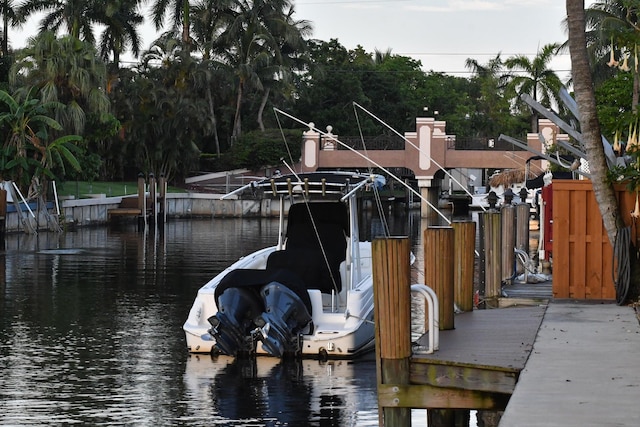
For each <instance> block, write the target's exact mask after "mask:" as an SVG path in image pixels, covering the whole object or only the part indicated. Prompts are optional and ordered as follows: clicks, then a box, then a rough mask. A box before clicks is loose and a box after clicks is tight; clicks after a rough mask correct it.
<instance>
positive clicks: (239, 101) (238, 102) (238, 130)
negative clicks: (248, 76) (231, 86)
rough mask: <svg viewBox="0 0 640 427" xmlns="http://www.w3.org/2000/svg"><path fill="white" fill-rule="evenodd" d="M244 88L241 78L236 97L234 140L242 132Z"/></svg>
mask: <svg viewBox="0 0 640 427" xmlns="http://www.w3.org/2000/svg"><path fill="white" fill-rule="evenodd" d="M243 88H244V81H243V79H242V78H241V79H240V82H239V83H238V97H237V98H236V115H235V117H234V119H233V136H232V137H231V139H232V142H233V141H236V140H237V139H238V138H240V134H241V133H242V119H241V113H240V110H241V109H242V96H243V93H242V90H243Z"/></svg>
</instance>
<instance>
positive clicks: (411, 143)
mask: <svg viewBox="0 0 640 427" xmlns="http://www.w3.org/2000/svg"><path fill="white" fill-rule="evenodd" d="M353 106H354V107H358V108H360V109H361V110H362V111H364V112H365V113H367V114H368V115H370V116H371V117H373V118H374V119H376V120H377V121H379V122H380V123H381V124H382V125H383V126H385V127H386V128H387V129H389V130H390V131H391V132H393V133H395V134H396V135H398V136H399V137H400V138H402V139H403V140H404V142H406V143H407V144H409V145H411V146H412V147H413V148H415V149H416V150H418V152H419V153H420V154H422V155H423V156H427V157H428V158H429V160H430V161H432V162H433V163H434V164H435V165H436V166H437V167H439V168H440V169H441V170H442V172H444V173H445V175H447V176H448V177H449V178H451V180H452V181H453V182H455V183H456V184H458V186H459V187H460V188H462V190H463V191H464V192H465V193H467V195H469V197H472V198H473V194H471V192H470V191H469V190H467V188H466V187H465V186H464V185H462V183H461V182H460V181H458V180H457V179H456V178H455V177H454V176H453V175H452V174H451V173H450V172H449V171H447V170H446V169H445V168H444V167H443V166H442V165H441V164H439V163H438V162H437V161H435V160H434V159H433V158H432V157H431V156H429V155H428V154H427V153H425V152H423V151H422V150H421V149H420V147H418V146H417V145H415V144H414V143H413V142H411V141H409V140H408V139H407V138H406V137H405V136H404V135H402V134H400V132H398V131H397V130H395V129H394V128H393V127H391V126H389V125H388V124H387V123H385V122H384V121H383V120H382V119H381V118H379V117H378V116H376V115H375V114H373V113H372V112H371V111H369V110H367V109H366V108H364V107H363V106H362V105H360V104H358V103H357V102H355V101H354V102H353ZM357 114H358V113H357V112H356V116H357ZM480 207H481V208H482V210H483V211H485V212H486V211H487V209H486V208H485V207H484V206H482V205H480Z"/></svg>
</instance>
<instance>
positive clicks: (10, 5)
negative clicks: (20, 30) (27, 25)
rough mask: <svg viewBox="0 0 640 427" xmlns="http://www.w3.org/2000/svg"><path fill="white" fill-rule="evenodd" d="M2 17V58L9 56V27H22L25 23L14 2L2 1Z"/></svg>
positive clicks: (0, 6) (0, 4)
mask: <svg viewBox="0 0 640 427" xmlns="http://www.w3.org/2000/svg"><path fill="white" fill-rule="evenodd" d="M1 1H2V2H1V3H0V15H2V56H5V57H6V56H7V55H9V25H12V26H15V25H20V24H22V23H23V21H22V20H21V19H20V17H19V16H18V13H17V9H18V8H17V7H16V6H15V5H14V1H13V0H1Z"/></svg>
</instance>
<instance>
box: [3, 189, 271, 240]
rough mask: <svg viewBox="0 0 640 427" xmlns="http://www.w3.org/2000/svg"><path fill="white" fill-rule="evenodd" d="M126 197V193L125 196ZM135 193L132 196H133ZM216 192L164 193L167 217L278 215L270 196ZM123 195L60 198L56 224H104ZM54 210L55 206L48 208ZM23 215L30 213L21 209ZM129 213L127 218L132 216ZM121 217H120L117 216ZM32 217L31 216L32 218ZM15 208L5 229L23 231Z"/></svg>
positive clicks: (41, 221)
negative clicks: (226, 196)
mask: <svg viewBox="0 0 640 427" xmlns="http://www.w3.org/2000/svg"><path fill="white" fill-rule="evenodd" d="M125 197H126V196H125ZM134 197H135V196H134ZM220 197H221V196H220V195H219V194H202V193H169V194H167V217H168V218H189V217H205V218H206V217H209V218H216V217H219V218H242V217H274V216H277V215H278V202H277V201H273V200H271V199H262V200H238V199H236V200H233V199H226V200H220ZM122 199H123V197H100V196H97V197H91V198H87V199H70V200H63V201H61V202H60V224H61V225H62V226H63V227H64V226H65V225H73V226H81V227H84V226H93V225H104V224H107V223H108V222H109V215H108V213H109V210H110V209H117V208H118V207H119V206H120V202H121V201H122ZM49 212H50V213H55V209H50V210H49ZM24 213H25V214H26V215H27V216H31V214H30V213H29V212H27V211H25V212H24ZM33 214H34V215H35V216H38V226H37V229H47V228H48V225H47V218H46V216H45V215H44V214H41V215H38V214H37V212H36V211H34V212H33ZM133 218H134V217H133V216H132V217H131V219H132V220H133ZM120 219H122V217H120ZM32 221H35V218H34V219H33V220H32ZM21 222H22V221H21V220H20V215H19V214H18V212H15V211H14V212H8V213H7V216H6V219H5V226H6V228H5V229H6V231H7V232H16V231H24V229H25V228H24V226H23V225H22V223H21Z"/></svg>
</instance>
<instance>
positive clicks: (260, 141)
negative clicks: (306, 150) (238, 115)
mask: <svg viewBox="0 0 640 427" xmlns="http://www.w3.org/2000/svg"><path fill="white" fill-rule="evenodd" d="M283 138H285V139H283ZM301 146H302V129H283V130H282V132H281V131H280V129H266V130H265V131H264V132H262V131H254V132H249V133H246V134H244V135H242V137H241V138H240V139H238V141H237V142H236V143H235V144H234V145H233V146H232V147H231V148H230V149H229V151H227V152H226V153H225V154H223V156H222V158H221V159H220V160H219V161H218V162H216V165H215V170H218V171H221V170H228V169H239V168H247V169H250V170H259V169H261V168H263V167H267V166H281V165H282V164H283V163H282V159H284V161H286V162H287V163H288V164H289V165H291V164H292V163H296V162H297V161H298V160H299V159H300V148H301ZM289 153H291V155H289Z"/></svg>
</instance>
